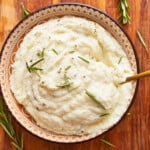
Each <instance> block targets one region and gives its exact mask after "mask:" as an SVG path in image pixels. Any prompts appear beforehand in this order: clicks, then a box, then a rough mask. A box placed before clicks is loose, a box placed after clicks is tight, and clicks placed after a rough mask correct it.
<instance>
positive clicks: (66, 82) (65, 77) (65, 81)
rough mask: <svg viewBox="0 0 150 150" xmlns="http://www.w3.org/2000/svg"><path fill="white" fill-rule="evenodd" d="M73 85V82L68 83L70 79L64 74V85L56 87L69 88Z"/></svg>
mask: <svg viewBox="0 0 150 150" xmlns="http://www.w3.org/2000/svg"><path fill="white" fill-rule="evenodd" d="M72 84H73V82H70V78H69V77H68V76H67V75H66V72H65V74H64V83H63V84H61V85H57V87H59V88H70V86H71V85H72Z"/></svg>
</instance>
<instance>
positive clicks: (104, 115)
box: [100, 113, 110, 117]
mask: <svg viewBox="0 0 150 150" xmlns="http://www.w3.org/2000/svg"><path fill="white" fill-rule="evenodd" d="M109 115H110V113H105V114H101V115H100V117H106V116H109Z"/></svg>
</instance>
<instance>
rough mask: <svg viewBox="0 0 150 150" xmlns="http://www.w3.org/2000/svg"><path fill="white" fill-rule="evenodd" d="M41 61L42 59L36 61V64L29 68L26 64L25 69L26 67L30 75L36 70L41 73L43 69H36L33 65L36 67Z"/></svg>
mask: <svg viewBox="0 0 150 150" xmlns="http://www.w3.org/2000/svg"><path fill="white" fill-rule="evenodd" d="M43 60H44V58H41V59H39V60H37V61H36V62H34V63H33V64H31V65H30V66H29V65H28V63H27V62H26V67H27V69H28V71H29V72H30V73H31V72H34V71H37V70H40V71H42V70H43V69H41V68H37V67H35V65H37V64H38V63H40V62H41V61H43Z"/></svg>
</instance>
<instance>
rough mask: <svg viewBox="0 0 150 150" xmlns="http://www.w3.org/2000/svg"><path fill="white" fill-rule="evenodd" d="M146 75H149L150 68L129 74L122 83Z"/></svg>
mask: <svg viewBox="0 0 150 150" xmlns="http://www.w3.org/2000/svg"><path fill="white" fill-rule="evenodd" d="M147 76H150V70H147V71H144V72H141V73H138V74H135V75H132V76H129V77H127V78H126V80H125V81H124V82H122V83H126V82H129V81H132V80H136V79H140V78H142V77H147Z"/></svg>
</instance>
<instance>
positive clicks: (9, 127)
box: [0, 96, 23, 150]
mask: <svg viewBox="0 0 150 150" xmlns="http://www.w3.org/2000/svg"><path fill="white" fill-rule="evenodd" d="M0 125H1V126H2V128H3V129H4V131H5V132H6V133H7V135H8V136H9V137H10V139H11V144H12V145H14V146H15V147H16V148H17V150H23V136H21V137H19V136H18V135H17V134H16V132H15V130H14V127H13V124H12V120H11V116H10V115H9V113H8V111H7V109H6V108H5V105H4V103H3V99H2V97H1V96H0Z"/></svg>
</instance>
